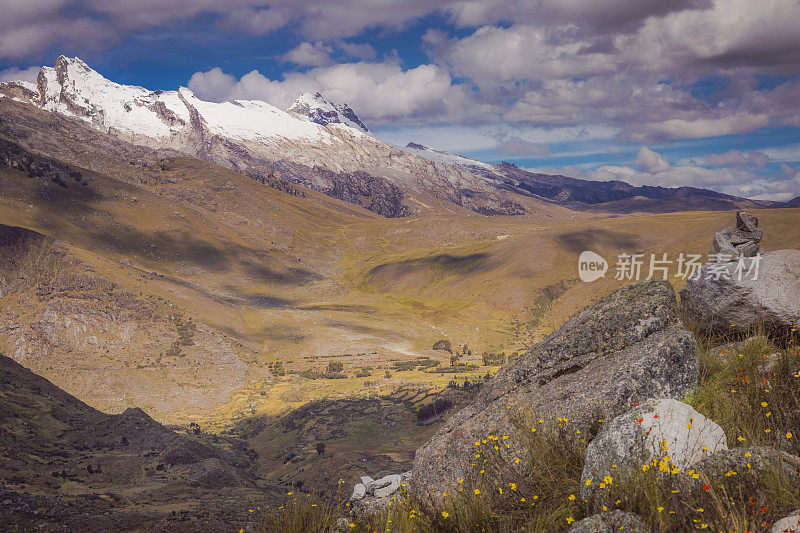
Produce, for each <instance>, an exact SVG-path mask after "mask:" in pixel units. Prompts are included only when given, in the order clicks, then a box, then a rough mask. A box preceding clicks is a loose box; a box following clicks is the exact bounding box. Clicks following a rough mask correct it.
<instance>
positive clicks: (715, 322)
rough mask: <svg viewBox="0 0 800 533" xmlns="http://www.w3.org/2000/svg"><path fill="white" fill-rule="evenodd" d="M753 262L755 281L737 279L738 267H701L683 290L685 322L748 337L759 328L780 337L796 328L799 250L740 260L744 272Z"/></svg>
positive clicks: (799, 322)
mask: <svg viewBox="0 0 800 533" xmlns="http://www.w3.org/2000/svg"><path fill="white" fill-rule="evenodd" d="M756 262H758V277H757V279H752V276H751V275H743V276H742V278H741V279H739V276H738V273H737V268H738V265H739V263H738V262H731V263H726V264H721V265H706V266H704V267H702V268H700V269H699V271H698V272H699V275H698V276H697V277H695V278H694V279H689V280H688V281H687V282H686V287H685V288H684V289H683V290H682V291H681V309H682V310H683V312H684V313H685V314H686V316H687V317H688V318H689V320H690V321H692V322H693V323H695V324H697V325H698V327H700V329H702V330H705V331H730V330H731V328H732V327H733V328H734V329H737V330H740V331H743V332H748V331H750V330H752V329H754V328H756V327H758V326H759V325H761V324H762V323H763V325H764V326H765V328H766V329H767V330H768V331H771V332H773V333H777V334H779V335H782V334H785V333H786V332H787V331H788V330H790V329H791V328H796V327H798V326H800V250H779V251H776V252H768V253H766V254H764V255H763V256H761V258H760V262H759V259H758V258H751V259H743V260H742V263H743V265H744V269H745V273H746V272H747V271H749V270H750V268H752V267H754V264H755V263H756ZM715 272H721V275H720V276H716V274H715Z"/></svg>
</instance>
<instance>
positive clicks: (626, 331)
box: [413, 280, 698, 500]
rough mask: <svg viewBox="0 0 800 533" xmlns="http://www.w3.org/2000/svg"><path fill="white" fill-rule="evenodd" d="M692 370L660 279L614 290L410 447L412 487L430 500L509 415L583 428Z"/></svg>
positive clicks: (690, 383)
mask: <svg viewBox="0 0 800 533" xmlns="http://www.w3.org/2000/svg"><path fill="white" fill-rule="evenodd" d="M697 373H698V359H697V345H696V343H695V341H694V338H693V337H692V336H691V335H690V334H689V332H687V331H686V330H685V329H684V328H683V326H682V325H681V324H680V322H679V321H678V315H677V306H676V302H675V293H674V292H673V290H672V287H671V286H670V285H669V283H666V282H664V281H660V280H649V281H645V282H641V283H635V284H632V285H628V286H626V287H623V288H622V289H620V290H618V291H616V292H614V293H613V294H611V295H610V296H608V297H606V298H604V299H603V300H601V301H600V302H598V303H597V304H595V305H593V306H591V307H589V308H587V309H586V310H584V311H582V312H581V313H578V314H577V315H575V316H573V317H572V318H571V319H570V320H568V321H567V322H566V323H565V324H564V325H563V326H561V327H560V328H559V329H558V330H556V331H555V332H553V333H552V334H551V335H550V336H548V337H547V338H546V339H545V340H544V341H542V342H540V343H539V344H537V345H536V346H534V347H533V348H531V349H530V350H529V351H528V352H527V353H526V354H524V355H522V356H520V357H519V358H517V359H515V360H514V361H513V362H511V363H510V364H508V365H507V366H506V367H504V368H503V369H502V370H501V371H500V372H498V374H497V376H495V377H494V379H492V380H491V381H490V382H489V383H488V384H487V386H485V387H484V388H483V389H482V390H481V391H480V393H479V395H478V397H477V398H476V400H475V401H474V402H473V403H472V404H471V405H470V406H468V407H467V408H465V409H463V410H462V411H460V412H459V413H458V414H456V415H455V416H454V417H453V418H451V419H450V420H449V421H448V422H447V423H446V424H445V425H444V426H443V427H442V428H441V429H440V430H439V431H438V432H437V434H436V435H435V436H434V437H433V438H432V439H431V440H430V441H429V442H428V443H427V444H425V445H424V446H423V447H421V448H420V449H419V450H417V453H416V457H415V460H414V470H413V472H414V491H415V493H416V494H418V495H420V496H422V497H426V498H428V499H433V500H435V499H437V498H439V497H440V495H441V493H442V492H443V491H445V490H447V489H448V487H449V486H450V485H452V484H454V483H456V482H457V480H458V479H460V478H462V477H464V476H465V475H466V474H467V472H468V469H469V467H470V462H469V457H470V452H471V451H472V445H473V443H474V442H475V441H476V440H479V439H483V438H486V436H487V435H488V434H503V433H507V434H509V435H511V434H513V433H515V432H516V427H517V426H516V425H515V421H514V419H518V418H522V419H524V420H523V421H524V422H531V421H533V420H536V419H538V418H540V417H541V418H546V419H548V420H552V419H554V418H555V417H564V418H569V424H570V425H574V426H575V427H580V426H584V425H586V424H588V423H590V422H591V421H593V420H594V419H595V417H597V416H598V415H600V416H606V417H607V416H615V415H617V414H620V413H622V412H625V411H627V410H628V409H629V408H631V407H633V405H634V402H635V401H644V400H646V399H647V398H652V397H662V398H681V397H683V395H684V394H686V393H687V392H688V391H690V390H691V389H692V388H693V387H694V386H695V383H696V381H697ZM511 442H512V443H515V442H516V439H511ZM508 454H510V455H509V456H513V455H517V456H518V457H519V455H520V454H522V455H524V450H521V449H518V445H516V444H514V445H512V446H511V448H510V449H509V450H508Z"/></svg>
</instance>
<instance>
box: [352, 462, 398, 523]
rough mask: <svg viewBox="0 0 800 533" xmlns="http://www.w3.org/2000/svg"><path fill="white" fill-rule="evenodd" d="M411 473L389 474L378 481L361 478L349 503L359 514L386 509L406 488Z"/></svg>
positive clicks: (365, 477) (367, 477) (366, 477)
mask: <svg viewBox="0 0 800 533" xmlns="http://www.w3.org/2000/svg"><path fill="white" fill-rule="evenodd" d="M410 480H411V472H403V473H402V474H390V475H388V476H383V477H382V478H380V479H372V478H371V477H369V476H361V483H358V484H357V485H356V486H355V487H353V494H352V496H350V503H351V505H352V506H353V510H354V511H356V512H357V513H359V514H372V513H376V512H380V511H382V510H384V509H386V508H387V507H388V506H389V505H390V504H391V503H392V501H393V500H395V499H397V498H398V497H399V496H400V494H401V492H402V489H403V488H404V487H406V486H408V482H409V481H410Z"/></svg>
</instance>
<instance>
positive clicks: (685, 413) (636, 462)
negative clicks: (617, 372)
mask: <svg viewBox="0 0 800 533" xmlns="http://www.w3.org/2000/svg"><path fill="white" fill-rule="evenodd" d="M727 449H728V443H727V439H726V437H725V432H724V431H723V430H722V428H721V427H719V426H718V425H717V424H716V423H714V422H712V421H711V420H709V419H708V418H706V417H704V416H703V415H701V414H700V413H698V412H697V411H695V410H694V409H693V408H692V406H690V405H688V404H685V403H683V402H679V401H677V400H672V399H654V400H649V401H647V402H645V403H644V404H643V405H641V406H639V407H636V408H634V409H632V410H631V411H629V412H627V413H625V414H624V415H621V416H618V417H616V418H615V419H614V420H612V421H611V422H609V423H608V424H606V425H605V426H604V427H603V429H602V430H601V431H600V433H598V435H597V436H596V437H595V438H594V440H592V442H590V443H589V446H587V448H586V461H585V462H584V466H583V475H582V477H581V497H582V498H583V499H584V500H587V501H588V502H589V504H590V507H591V506H592V505H593V504H594V503H595V502H597V501H602V500H603V498H602V497H603V496H604V495H605V494H607V493H608V492H609V490H610V488H609V487H605V485H608V484H609V483H608V482H604V480H605V479H608V477H607V476H610V478H611V483H613V484H615V485H620V484H624V483H625V480H626V478H629V476H630V475H631V474H633V473H634V472H637V471H640V469H641V468H642V467H643V466H645V467H647V468H649V467H650V466H651V465H652V466H655V467H656V468H657V469H659V470H661V471H663V472H666V473H671V472H673V469H675V468H677V470H675V471H676V472H678V471H681V472H682V471H684V470H686V469H687V468H689V467H690V466H691V465H693V464H695V463H697V462H698V461H700V460H701V459H703V458H704V457H707V456H708V455H710V454H713V453H715V452H718V451H721V450H727ZM653 463H655V465H653ZM604 489H607V490H605V491H604Z"/></svg>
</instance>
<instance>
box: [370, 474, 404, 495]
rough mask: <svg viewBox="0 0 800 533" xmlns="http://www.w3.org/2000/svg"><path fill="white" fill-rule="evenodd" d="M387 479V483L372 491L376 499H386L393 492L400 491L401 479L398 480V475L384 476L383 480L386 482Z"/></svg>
mask: <svg viewBox="0 0 800 533" xmlns="http://www.w3.org/2000/svg"><path fill="white" fill-rule="evenodd" d="M387 478H388V481H387V483H386V484H385V485H383V486H382V487H380V488H375V489H374V494H375V497H377V498H388V497H389V496H391V495H392V494H394V493H395V492H397V491H398V490H399V489H400V479H401V478H400V476H399V475H397V474H393V475H391V476H386V477H385V478H383V479H384V480H386V479H387Z"/></svg>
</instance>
